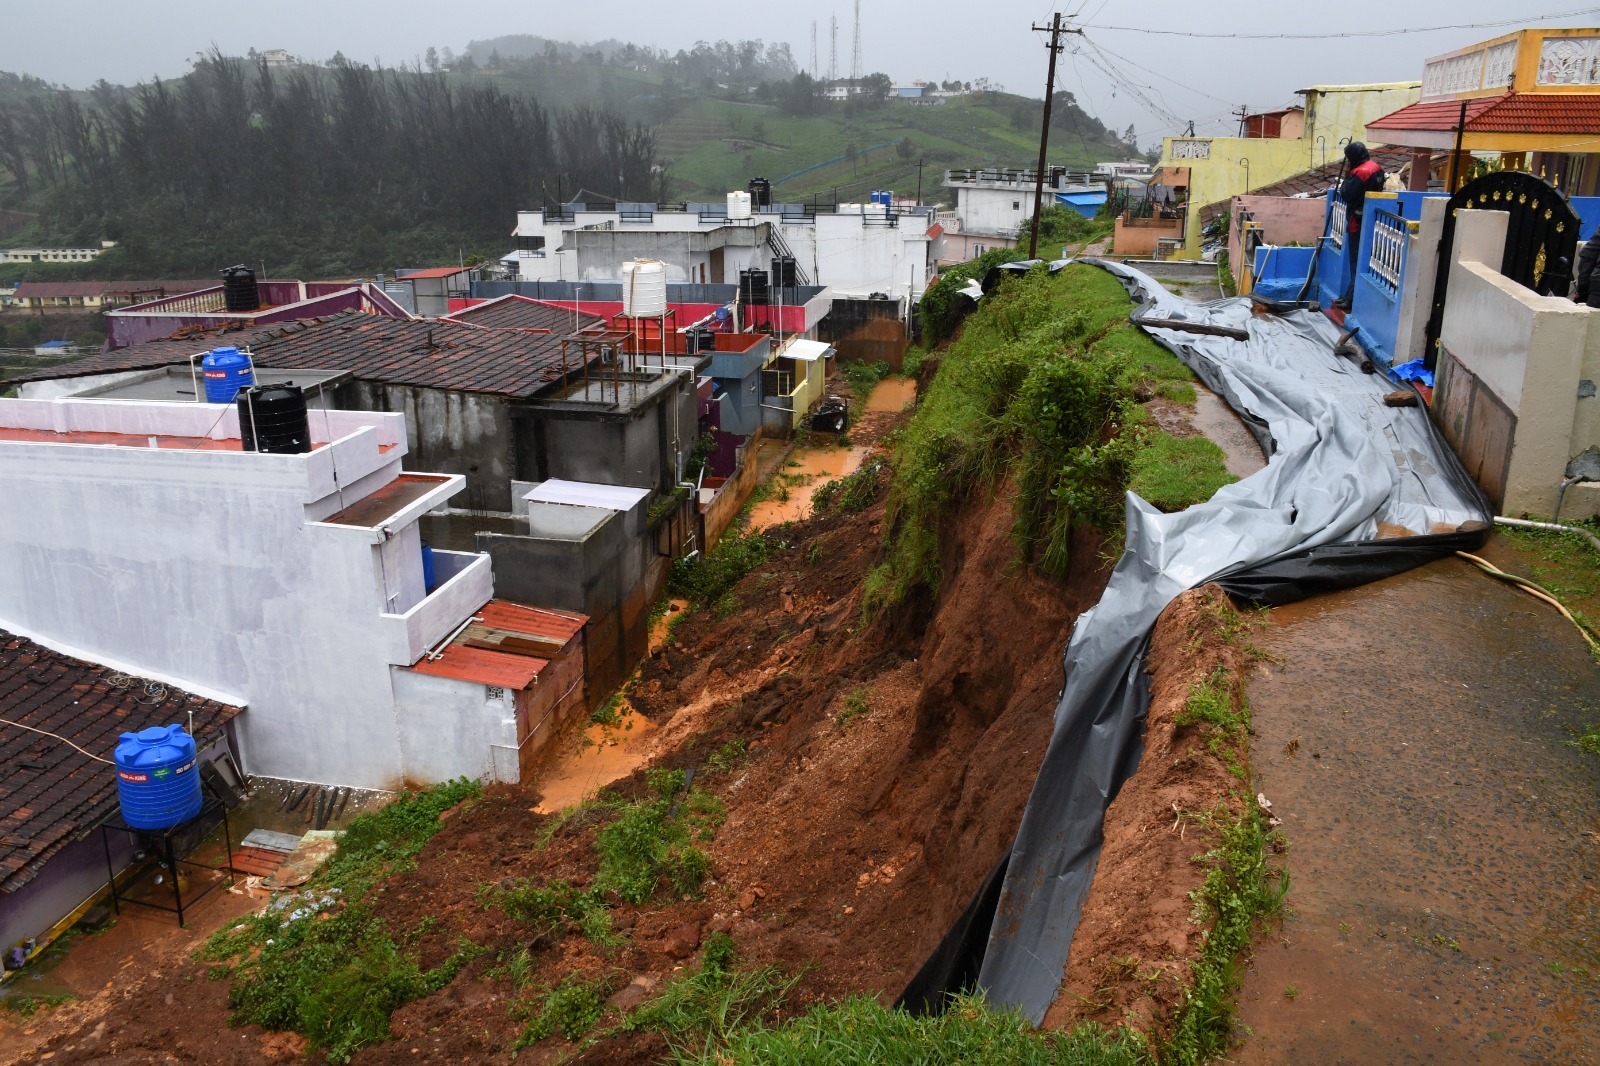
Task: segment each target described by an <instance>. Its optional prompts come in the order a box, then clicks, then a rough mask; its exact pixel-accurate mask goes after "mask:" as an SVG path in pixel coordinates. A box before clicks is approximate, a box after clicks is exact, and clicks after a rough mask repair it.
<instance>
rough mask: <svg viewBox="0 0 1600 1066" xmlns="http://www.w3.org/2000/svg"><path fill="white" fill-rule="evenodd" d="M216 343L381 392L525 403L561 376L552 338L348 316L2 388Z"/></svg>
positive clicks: (151, 363) (181, 345)
mask: <svg viewBox="0 0 1600 1066" xmlns="http://www.w3.org/2000/svg"><path fill="white" fill-rule="evenodd" d="M217 344H232V345H237V346H240V347H243V346H249V347H250V349H251V352H252V354H253V355H254V356H255V358H256V362H257V363H258V364H260V365H262V366H273V367H279V368H283V369H288V370H296V369H306V370H341V371H348V372H349V373H350V374H351V375H352V376H353V377H355V378H357V379H358V380H362V381H372V382H378V383H380V384H386V385H414V386H418V387H421V388H434V389H451V390H457V391H461V392H483V393H492V394H496V395H501V396H514V397H529V396H534V395H537V394H538V393H540V392H542V391H543V390H544V389H546V388H548V387H549V386H551V385H552V384H554V383H556V382H557V381H559V380H560V378H561V365H562V354H561V341H560V338H559V337H557V336H555V335H551V334H539V333H526V332H523V331H521V330H508V329H485V328H481V327H478V326H469V325H466V324H464V323H461V322H452V321H450V320H449V319H442V318H441V319H431V320H421V319H399V318H389V317H387V316H383V315H367V314H362V313H361V312H358V311H347V312H344V313H342V314H337V315H331V316H328V317H326V318H314V319H304V320H301V321H297V322H288V323H284V324H281V325H270V326H258V327H254V328H246V329H239V330H226V329H225V330H195V329H189V330H180V331H179V332H178V333H176V334H174V335H173V336H172V337H170V338H168V339H166V340H159V341H150V342H149V343H147V344H138V345H134V346H132V347H128V348H118V349H116V350H115V351H110V352H100V353H97V354H95V355H87V356H84V357H83V358H82V359H75V360H73V361H72V362H70V363H63V364H61V365H60V366H56V367H50V368H48V369H45V370H39V371H35V372H33V373H31V374H24V375H22V376H20V377H16V378H9V379H7V383H8V384H14V383H17V382H22V381H44V380H50V379H54V378H66V377H81V376H84V375H87V374H107V373H117V372H120V371H124V370H145V369H150V368H153V367H158V366H166V365H168V364H170V363H179V362H183V361H185V360H187V359H188V358H189V356H191V355H193V354H194V353H196V352H201V351H205V350H207V349H210V348H213V347H215V346H216V345H217ZM578 358H579V353H578V351H577V350H576V349H573V350H571V351H569V352H568V353H567V356H566V359H567V365H568V367H569V368H575V367H577V366H578V365H579V364H578V362H577V360H578Z"/></svg>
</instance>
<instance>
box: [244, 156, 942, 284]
mask: <svg viewBox="0 0 1600 1066" xmlns="http://www.w3.org/2000/svg"><path fill="white" fill-rule="evenodd" d="M927 165H928V161H927V160H926V159H919V160H917V162H916V164H915V166H916V168H917V206H918V207H921V206H922V168H923V167H925V166H927ZM262 277H266V274H265V273H263V274H262Z"/></svg>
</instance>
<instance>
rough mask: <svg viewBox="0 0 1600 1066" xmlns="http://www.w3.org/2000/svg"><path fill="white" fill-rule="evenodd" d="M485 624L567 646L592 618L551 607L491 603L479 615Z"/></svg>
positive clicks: (502, 602) (491, 601) (505, 601)
mask: <svg viewBox="0 0 1600 1066" xmlns="http://www.w3.org/2000/svg"><path fill="white" fill-rule="evenodd" d="M478 615H479V617H481V618H482V619H483V624H484V625H486V626H493V627H494V628H495V629H504V630H508V631H510V632H512V633H526V634H527V635H528V636H530V637H542V638H544V639H547V640H558V641H560V642H561V643H563V644H565V643H566V642H567V641H569V640H571V639H572V638H573V637H575V636H577V635H578V634H579V633H581V632H583V627H584V626H585V625H587V624H588V622H589V616H588V615H586V614H575V613H574V612H572V611H555V610H551V609H550V608H548V607H526V606H524V605H522V604H520V603H511V602H509V601H507V600H490V601H489V602H488V603H486V604H484V605H483V607H482V609H480V610H479V611H478Z"/></svg>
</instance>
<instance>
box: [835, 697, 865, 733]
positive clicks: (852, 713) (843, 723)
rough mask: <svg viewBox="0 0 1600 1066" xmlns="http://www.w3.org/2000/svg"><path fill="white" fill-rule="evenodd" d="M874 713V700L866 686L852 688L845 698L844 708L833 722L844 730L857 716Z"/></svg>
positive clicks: (862, 716)
mask: <svg viewBox="0 0 1600 1066" xmlns="http://www.w3.org/2000/svg"><path fill="white" fill-rule="evenodd" d="M871 713H872V700H871V698H870V697H869V696H868V695H867V690H866V689H864V688H858V689H852V690H851V691H850V692H849V693H848V694H846V696H845V698H844V708H843V709H842V710H841V711H840V712H839V713H838V714H836V715H835V716H834V718H833V724H834V726H835V727H837V728H838V729H839V730H841V731H843V730H844V729H845V728H846V727H848V726H849V725H850V723H851V722H853V721H855V720H856V719H857V718H865V717H866V716H867V715H869V714H871Z"/></svg>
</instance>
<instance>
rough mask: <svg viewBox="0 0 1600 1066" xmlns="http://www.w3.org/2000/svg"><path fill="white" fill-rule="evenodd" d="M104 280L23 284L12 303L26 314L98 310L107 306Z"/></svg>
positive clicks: (28, 282)
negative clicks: (105, 304) (30, 312)
mask: <svg viewBox="0 0 1600 1066" xmlns="http://www.w3.org/2000/svg"><path fill="white" fill-rule="evenodd" d="M106 285H107V283H106V282H104V281H24V282H22V283H20V284H19V285H18V286H17V289H16V292H15V294H14V295H13V296H12V298H11V299H12V302H13V303H14V304H15V305H16V306H18V307H20V308H22V309H24V310H27V311H42V312H48V311H97V310H99V309H100V308H101V307H102V306H103V305H104V303H105V293H106Z"/></svg>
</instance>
